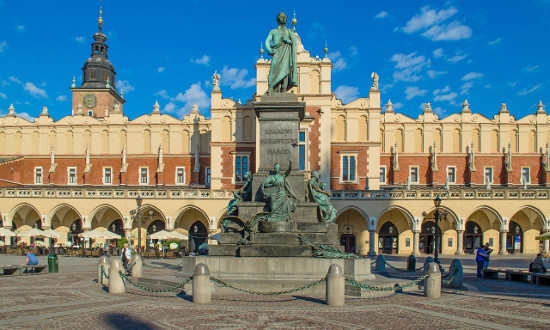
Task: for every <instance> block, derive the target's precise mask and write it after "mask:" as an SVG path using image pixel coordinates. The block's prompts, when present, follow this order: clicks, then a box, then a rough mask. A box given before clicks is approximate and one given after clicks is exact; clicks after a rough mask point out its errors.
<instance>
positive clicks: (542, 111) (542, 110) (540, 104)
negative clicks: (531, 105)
mask: <svg viewBox="0 0 550 330" xmlns="http://www.w3.org/2000/svg"><path fill="white" fill-rule="evenodd" d="M537 113H545V111H544V104H542V100H539V104H537Z"/></svg>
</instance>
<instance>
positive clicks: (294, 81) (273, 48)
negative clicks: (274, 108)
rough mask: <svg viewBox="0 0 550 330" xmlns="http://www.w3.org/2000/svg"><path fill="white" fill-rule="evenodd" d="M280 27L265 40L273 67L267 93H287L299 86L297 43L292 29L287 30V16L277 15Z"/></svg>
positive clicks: (283, 14)
mask: <svg viewBox="0 0 550 330" xmlns="http://www.w3.org/2000/svg"><path fill="white" fill-rule="evenodd" d="M277 23H279V27H277V28H276V29H273V30H271V31H270V32H269V35H268V36H267V39H266V40H265V48H266V49H267V53H268V54H269V55H271V56H272V57H271V67H270V69H269V77H268V79H267V81H268V88H267V93H286V92H287V91H288V90H289V89H291V88H292V87H293V86H297V85H298V69H297V67H296V54H297V42H296V37H295V35H294V31H293V30H292V29H287V28H286V15H285V13H280V14H279V15H277Z"/></svg>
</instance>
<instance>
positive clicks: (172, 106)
mask: <svg viewBox="0 0 550 330" xmlns="http://www.w3.org/2000/svg"><path fill="white" fill-rule="evenodd" d="M174 110H176V105H175V104H174V103H172V102H170V103H168V104H166V105H165V106H164V109H163V111H164V112H168V113H173V112H174Z"/></svg>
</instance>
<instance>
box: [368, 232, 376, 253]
mask: <svg viewBox="0 0 550 330" xmlns="http://www.w3.org/2000/svg"><path fill="white" fill-rule="evenodd" d="M375 235H376V231H374V230H369V252H368V253H367V255H369V256H375V255H376V236H375Z"/></svg>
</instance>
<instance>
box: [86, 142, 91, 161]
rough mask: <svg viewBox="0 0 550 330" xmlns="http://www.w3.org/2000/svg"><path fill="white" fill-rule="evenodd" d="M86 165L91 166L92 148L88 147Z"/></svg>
mask: <svg viewBox="0 0 550 330" xmlns="http://www.w3.org/2000/svg"><path fill="white" fill-rule="evenodd" d="M86 165H90V146H89V145H86Z"/></svg>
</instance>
